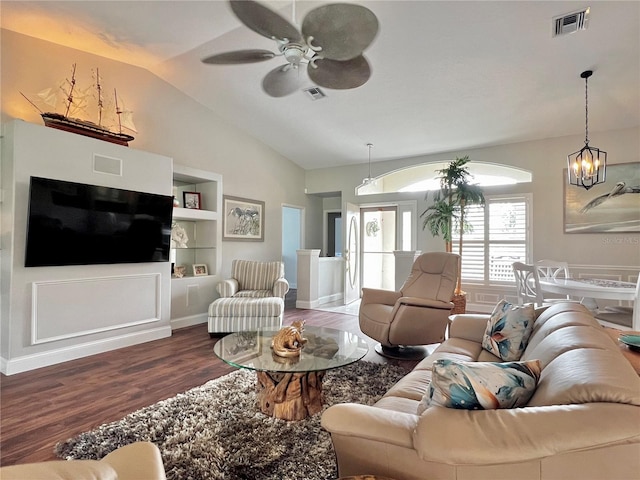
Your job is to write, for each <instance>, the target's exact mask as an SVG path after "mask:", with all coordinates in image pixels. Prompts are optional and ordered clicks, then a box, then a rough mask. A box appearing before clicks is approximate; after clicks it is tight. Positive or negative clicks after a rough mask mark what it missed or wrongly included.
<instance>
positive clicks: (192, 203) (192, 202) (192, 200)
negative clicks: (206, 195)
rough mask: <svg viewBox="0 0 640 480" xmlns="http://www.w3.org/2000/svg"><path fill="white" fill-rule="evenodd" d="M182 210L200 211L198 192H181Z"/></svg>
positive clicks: (200, 199)
mask: <svg viewBox="0 0 640 480" xmlns="http://www.w3.org/2000/svg"><path fill="white" fill-rule="evenodd" d="M182 201H183V205H184V208H191V209H196V210H200V209H201V208H202V196H201V194H200V192H182Z"/></svg>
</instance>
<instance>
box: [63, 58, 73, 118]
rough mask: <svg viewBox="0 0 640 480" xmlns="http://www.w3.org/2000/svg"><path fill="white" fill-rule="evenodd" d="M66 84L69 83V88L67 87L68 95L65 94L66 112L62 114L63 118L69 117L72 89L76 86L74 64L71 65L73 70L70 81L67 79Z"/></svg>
mask: <svg viewBox="0 0 640 480" xmlns="http://www.w3.org/2000/svg"><path fill="white" fill-rule="evenodd" d="M67 82H69V83H70V85H71V87H69V93H68V94H67V110H66V111H65V112H64V116H65V117H68V116H69V109H70V108H71V104H72V103H73V89H74V88H75V86H76V64H75V63H74V64H73V70H72V71H71V81H69V80H68V79H67Z"/></svg>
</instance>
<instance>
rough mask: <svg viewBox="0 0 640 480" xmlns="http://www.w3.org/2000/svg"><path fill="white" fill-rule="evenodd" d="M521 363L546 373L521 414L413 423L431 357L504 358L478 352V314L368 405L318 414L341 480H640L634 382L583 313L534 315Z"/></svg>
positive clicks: (572, 306) (559, 307)
mask: <svg viewBox="0 0 640 480" xmlns="http://www.w3.org/2000/svg"><path fill="white" fill-rule="evenodd" d="M536 316H537V318H536V321H535V323H534V327H533V333H532V335H531V337H530V340H529V343H528V346H527V348H526V350H525V351H524V353H523V355H522V358H521V360H533V359H539V360H540V362H541V365H542V367H543V369H542V372H541V375H540V380H539V383H538V386H537V389H536V391H535V393H534V394H533V396H532V397H531V399H530V400H529V402H528V404H527V406H525V407H522V408H513V409H499V410H459V409H453V408H445V407H440V406H431V407H429V408H427V409H426V411H424V413H422V414H421V415H417V409H418V404H419V402H420V400H421V399H422V397H423V395H424V394H425V392H426V391H427V388H428V385H429V381H430V378H431V365H432V363H433V362H434V361H435V360H436V359H440V358H448V359H454V360H464V361H490V362H497V361H500V359H499V358H498V357H495V356H493V355H492V354H491V353H489V352H487V351H486V350H483V349H482V345H481V343H482V337H483V334H484V331H485V327H486V325H487V319H488V316H486V315H469V314H467V315H458V316H456V317H455V319H454V320H453V322H452V324H451V326H450V331H449V338H448V339H447V340H446V341H444V342H443V343H442V344H441V345H440V346H439V347H438V348H437V349H436V350H435V351H434V352H433V353H432V354H431V355H430V356H429V357H427V358H426V359H424V360H423V361H422V362H421V363H420V364H419V365H418V366H417V367H416V368H415V369H414V370H413V371H412V372H410V373H409V374H407V375H406V376H405V377H404V378H403V379H402V380H400V381H399V382H398V383H397V384H396V385H395V386H394V387H392V388H391V389H390V390H389V391H388V392H387V393H386V395H385V396H384V397H383V398H382V399H381V400H379V401H378V402H377V403H376V404H375V405H374V406H365V405H358V404H340V405H335V406H332V407H330V408H329V409H327V410H326V411H325V413H324V414H323V416H322V425H323V427H324V428H325V429H327V430H328V431H329V432H330V433H331V438H332V441H333V445H334V447H335V451H336V455H337V461H338V468H339V473H340V476H345V475H355V474H377V475H382V476H387V477H390V478H393V479H396V480H410V479H411V480H418V479H420V480H440V479H456V480H463V479H498V478H501V479H518V480H529V479H558V480H570V479H576V480H578V479H579V480H589V479H593V480H602V479H610V480H631V479H640V377H638V375H637V374H636V372H635V370H634V369H633V368H632V367H631V365H630V364H629V362H628V361H627V360H626V359H625V358H624V356H623V355H622V354H621V352H620V351H619V347H618V345H616V344H615V342H614V341H613V340H612V339H611V337H609V336H608V335H607V334H606V333H605V331H604V330H603V328H602V327H601V326H600V325H599V324H598V323H597V321H596V320H595V319H594V318H593V316H592V315H591V314H590V313H589V312H588V310H586V309H585V308H584V307H583V306H582V305H580V304H576V303H561V304H556V305H553V306H551V307H549V308H548V309H546V310H543V309H540V310H537V311H536Z"/></svg>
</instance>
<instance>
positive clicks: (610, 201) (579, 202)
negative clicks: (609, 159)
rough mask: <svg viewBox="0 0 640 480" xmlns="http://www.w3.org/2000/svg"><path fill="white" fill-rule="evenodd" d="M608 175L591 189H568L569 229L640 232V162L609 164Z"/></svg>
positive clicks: (566, 214) (566, 220) (566, 221)
mask: <svg viewBox="0 0 640 480" xmlns="http://www.w3.org/2000/svg"><path fill="white" fill-rule="evenodd" d="M607 178H608V181H607V182H606V183H604V184H600V185H596V186H595V187H594V188H593V189H590V190H585V189H582V188H568V186H567V188H565V189H564V231H565V233H616V234H618V233H638V226H639V225H640V163H638V162H635V163H621V164H616V165H609V167H608V168H607ZM565 185H566V184H565ZM612 185H613V187H612ZM634 194H635V195H634Z"/></svg>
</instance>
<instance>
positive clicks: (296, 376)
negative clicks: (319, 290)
mask: <svg viewBox="0 0 640 480" xmlns="http://www.w3.org/2000/svg"><path fill="white" fill-rule="evenodd" d="M278 331H279V329H278V328H274V329H261V330H258V331H250V332H237V333H232V334H230V335H227V336H225V337H222V338H221V339H220V340H218V342H217V343H216V344H215V345H214V347H213V351H214V353H215V354H216V355H217V356H218V357H220V359H222V360H223V361H225V362H226V363H228V364H229V365H233V366H234V367H238V368H246V369H249V370H254V371H255V372H256V374H257V377H258V382H257V388H258V402H259V406H260V410H261V411H262V412H263V413H264V414H266V415H271V416H273V417H276V418H281V419H283V420H303V419H305V418H307V417H308V416H310V415H313V414H315V413H318V412H320V411H321V410H322V404H323V398H322V379H323V377H324V374H325V372H326V371H327V370H331V369H333V368H340V367H344V366H346V365H349V364H351V363H354V362H357V361H358V360H360V359H361V358H362V357H364V356H365V355H366V354H367V352H368V351H369V347H368V345H367V343H366V342H365V341H364V340H363V339H362V338H360V337H359V336H357V335H355V334H353V333H350V332H346V331H344V330H338V329H335V328H326V327H305V328H304V337H305V338H306V339H307V343H306V344H305V345H304V347H303V348H302V352H301V353H300V356H298V357H294V358H282V357H278V356H277V355H275V354H274V353H273V352H272V350H271V339H272V338H273V335H275V334H276V333H277V332H278Z"/></svg>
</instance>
